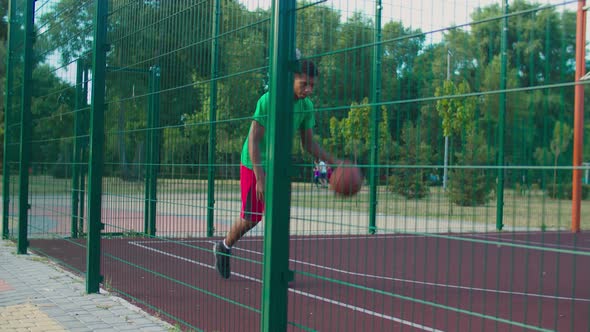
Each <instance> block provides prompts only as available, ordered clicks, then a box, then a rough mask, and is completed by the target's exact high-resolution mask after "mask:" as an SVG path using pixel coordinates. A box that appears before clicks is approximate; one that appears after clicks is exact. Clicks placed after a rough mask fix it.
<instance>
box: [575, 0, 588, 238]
mask: <svg viewBox="0 0 590 332" xmlns="http://www.w3.org/2000/svg"><path fill="white" fill-rule="evenodd" d="M585 5H586V0H581V1H578V15H577V23H576V83H577V84H576V86H575V88H574V159H573V162H572V166H573V174H572V232H579V231H580V210H581V200H582V183H581V182H582V170H581V169H580V167H581V166H582V154H583V145H584V85H583V84H581V77H582V76H584V74H585V72H586V66H585V55H586V11H585V9H584V7H585Z"/></svg>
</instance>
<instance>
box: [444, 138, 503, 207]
mask: <svg viewBox="0 0 590 332" xmlns="http://www.w3.org/2000/svg"><path fill="white" fill-rule="evenodd" d="M462 145H463V149H462V150H461V152H457V153H456V154H455V157H456V160H457V164H458V165H462V166H465V167H462V168H456V169H453V170H452V171H451V176H450V181H449V189H450V197H451V201H452V202H453V203H455V204H458V205H461V206H478V205H482V204H485V203H486V202H487V201H488V199H489V198H490V194H491V193H492V192H493V190H494V185H493V184H494V181H493V179H494V176H493V175H491V174H490V173H489V171H487V170H486V169H485V167H484V166H486V165H489V161H490V156H494V155H495V151H494V149H493V148H491V147H489V146H488V145H487V144H486V143H485V139H484V137H483V135H482V134H481V133H480V132H478V131H477V130H476V129H475V128H474V127H471V128H470V129H468V130H466V131H465V135H464V140H463V144H462Z"/></svg>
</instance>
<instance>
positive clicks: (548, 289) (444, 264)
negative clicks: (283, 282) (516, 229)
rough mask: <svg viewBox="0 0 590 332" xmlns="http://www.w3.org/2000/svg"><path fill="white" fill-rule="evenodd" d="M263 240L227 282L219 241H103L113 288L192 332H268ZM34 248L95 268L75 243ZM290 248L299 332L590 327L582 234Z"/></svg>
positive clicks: (246, 252) (337, 241)
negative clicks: (217, 259) (218, 264)
mask: <svg viewBox="0 0 590 332" xmlns="http://www.w3.org/2000/svg"><path fill="white" fill-rule="evenodd" d="M262 243H263V242H262V238H254V237H247V238H244V239H243V240H242V241H240V242H239V243H238V245H237V246H236V247H235V248H234V251H233V255H234V259H233V260H232V277H231V278H230V279H229V280H224V279H222V278H220V277H219V276H218V275H217V272H216V271H215V269H214V267H213V264H214V259H213V256H212V253H211V248H212V245H213V239H208V238H203V239H185V240H175V241H174V242H172V241H169V240H165V239H120V238H118V239H103V241H102V248H103V250H104V255H103V260H102V271H103V275H104V276H105V287H107V288H112V289H113V291H114V292H116V293H119V294H120V295H121V296H123V297H126V298H127V299H130V301H131V302H134V303H136V304H137V305H138V306H140V307H142V308H144V309H146V310H148V311H151V312H153V310H152V308H153V307H155V308H158V309H160V310H162V311H163V313H160V314H159V315H160V317H162V318H164V319H167V320H170V319H169V318H168V317H167V316H173V317H176V318H177V319H180V320H181V321H183V322H185V323H186V324H187V325H188V326H190V327H194V328H197V329H202V330H204V331H236V330H239V331H259V330H260V308H261V292H262V283H261V279H262V260H263V257H262ZM31 247H32V249H34V250H36V251H37V252H39V253H41V254H44V255H49V256H53V257H56V258H58V259H59V260H61V261H62V262H63V263H64V264H65V265H66V266H68V267H69V268H71V269H74V270H76V269H78V270H81V271H83V270H85V251H84V250H85V249H84V247H82V246H80V245H79V244H77V243H74V242H71V241H70V242H68V241H65V240H31ZM290 247H291V249H290V250H291V252H290V257H291V269H293V270H295V281H294V282H292V283H291V284H290V288H289V306H288V319H289V330H290V331H304V330H316V331H534V330H541V331H545V330H546V331H589V330H590V236H588V235H587V234H584V233H582V234H571V233H568V232H563V233H557V232H547V233H502V234H500V233H493V234H489V233H480V234H467V235H465V234H463V235H458V234H439V235H436V234H429V235H427V236H418V235H373V236H327V237H292V239H291V246H290ZM531 247H534V248H531ZM150 307H151V308H150ZM170 321H171V322H172V323H173V324H175V322H174V321H172V320H170ZM181 325H182V324H181ZM187 329H188V328H187Z"/></svg>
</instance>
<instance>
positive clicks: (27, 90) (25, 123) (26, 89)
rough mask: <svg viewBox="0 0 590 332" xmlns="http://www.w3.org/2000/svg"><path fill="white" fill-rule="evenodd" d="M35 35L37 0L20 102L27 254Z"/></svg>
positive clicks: (20, 247) (22, 226)
mask: <svg viewBox="0 0 590 332" xmlns="http://www.w3.org/2000/svg"><path fill="white" fill-rule="evenodd" d="M34 34H35V0H27V2H26V8H25V44H24V47H25V49H24V70H23V85H22V103H21V124H20V125H21V127H20V129H21V131H20V168H19V173H20V174H19V175H20V177H19V179H20V181H19V209H18V241H17V253H19V254H26V253H27V247H28V246H29V240H28V239H27V230H28V214H29V213H28V212H29V209H30V208H31V205H30V203H29V168H30V167H31V122H32V118H31V117H32V116H31V101H32V90H33V84H32V83H33V38H34Z"/></svg>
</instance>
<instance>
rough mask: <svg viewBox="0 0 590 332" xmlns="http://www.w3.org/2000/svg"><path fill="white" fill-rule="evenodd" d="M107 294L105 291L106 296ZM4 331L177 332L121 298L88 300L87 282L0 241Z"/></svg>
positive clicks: (1, 326) (0, 327) (90, 296)
mask: <svg viewBox="0 0 590 332" xmlns="http://www.w3.org/2000/svg"><path fill="white" fill-rule="evenodd" d="M101 292H102V291H101ZM0 322H1V323H0V331H10V332H13V331H14V332H16V331H39V332H50V331H105V332H106V331H176V329H175V328H174V327H173V326H172V325H170V324H167V323H166V322H163V321H161V320H159V319H157V318H155V317H152V316H150V315H148V314H147V313H145V312H144V311H142V310H141V309H139V308H137V307H135V306H133V305H131V304H130V303H128V302H126V301H124V300H123V299H121V298H118V297H116V296H112V295H109V294H106V293H101V294H86V293H85V285H84V281H83V280H82V279H81V278H79V277H77V276H75V275H73V274H72V273H70V272H67V271H64V270H63V269H61V268H59V267H58V266H57V265H55V264H53V263H51V262H49V261H48V260H47V259H45V258H43V257H40V256H37V255H32V254H29V255H17V254H16V246H15V245H14V244H13V243H12V242H10V241H5V240H0Z"/></svg>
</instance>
